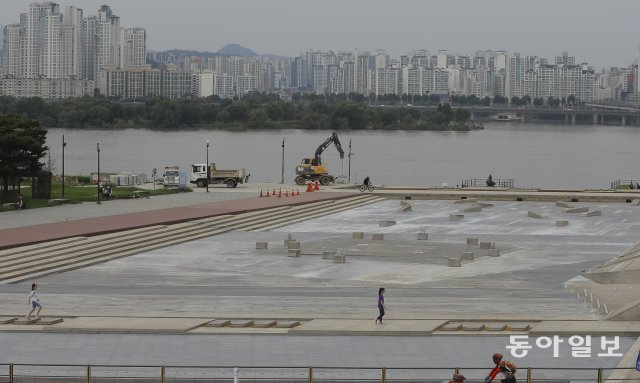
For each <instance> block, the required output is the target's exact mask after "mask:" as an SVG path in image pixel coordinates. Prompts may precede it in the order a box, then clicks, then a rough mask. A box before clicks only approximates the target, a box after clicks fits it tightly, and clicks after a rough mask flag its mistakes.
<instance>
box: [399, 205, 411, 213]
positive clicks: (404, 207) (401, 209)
mask: <svg viewBox="0 0 640 383" xmlns="http://www.w3.org/2000/svg"><path fill="white" fill-rule="evenodd" d="M412 208H413V207H412V206H411V205H405V206H402V207H401V208H400V213H406V212H409V211H411V210H412Z"/></svg>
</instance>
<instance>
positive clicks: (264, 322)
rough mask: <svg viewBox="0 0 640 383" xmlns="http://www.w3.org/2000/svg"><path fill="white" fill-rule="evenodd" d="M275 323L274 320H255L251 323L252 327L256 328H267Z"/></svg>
mask: <svg viewBox="0 0 640 383" xmlns="http://www.w3.org/2000/svg"><path fill="white" fill-rule="evenodd" d="M276 323H277V322H276V321H274V320H257V321H253V327H256V328H269V327H273V326H275V325H276Z"/></svg>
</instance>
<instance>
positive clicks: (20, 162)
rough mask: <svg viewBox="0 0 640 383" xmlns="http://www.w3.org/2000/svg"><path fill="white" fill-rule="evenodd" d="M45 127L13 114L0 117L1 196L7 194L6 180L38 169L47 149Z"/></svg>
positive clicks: (6, 195) (40, 167)
mask: <svg viewBox="0 0 640 383" xmlns="http://www.w3.org/2000/svg"><path fill="white" fill-rule="evenodd" d="M46 138H47V130H46V129H45V128H43V127H42V126H41V125H40V123H39V122H38V121H35V120H30V119H25V118H23V117H21V116H19V115H17V114H9V115H2V116H0V177H2V184H3V186H4V187H3V191H2V192H3V197H5V198H6V197H8V196H9V179H10V178H14V177H20V175H21V174H30V173H33V172H36V171H38V170H41V169H42V166H43V163H41V162H40V160H41V159H42V158H43V157H44V156H45V153H46V151H47V150H48V148H47V146H46V145H45V142H46Z"/></svg>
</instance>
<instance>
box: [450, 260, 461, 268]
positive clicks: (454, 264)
mask: <svg viewBox="0 0 640 383" xmlns="http://www.w3.org/2000/svg"><path fill="white" fill-rule="evenodd" d="M448 265H449V267H460V266H462V260H461V259H460V258H449V261H448Z"/></svg>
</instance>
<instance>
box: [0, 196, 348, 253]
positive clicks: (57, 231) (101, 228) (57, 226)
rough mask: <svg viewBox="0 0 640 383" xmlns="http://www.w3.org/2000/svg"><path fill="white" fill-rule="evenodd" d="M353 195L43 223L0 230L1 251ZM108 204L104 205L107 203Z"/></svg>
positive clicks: (258, 200)
mask: <svg viewBox="0 0 640 383" xmlns="http://www.w3.org/2000/svg"><path fill="white" fill-rule="evenodd" d="M353 196H354V195H353V194H352V193H337V192H336V193H334V192H332V193H322V192H314V193H304V194H300V195H299V196H295V197H289V198H285V197H282V198H274V197H269V198H267V197H263V198H244V199H237V200H231V201H221V202H213V203H207V204H199V205H191V206H183V207H174V208H169V209H160V210H151V211H144V212H137V213H129V214H118V215H111V216H106V217H96V218H83V219H77V220H73V221H65V222H54V223H45V224H42V225H33V226H25V227H16V228H11V229H4V230H0V249H8V248H12V247H18V246H25V245H31V244H34V243H39V242H45V241H51V240H56V239H63V238H69V237H77V236H93V235H99V234H106V233H113V232H117V231H123V230H130V229H136V228H139V227H145V226H153V225H167V224H173V223H180V222H186V221H192V220H196V219H201V218H208V217H215V216H217V215H225V214H241V213H246V212H250V211H256V210H262V209H268V208H272V207H277V206H285V205H291V206H295V205H302V204H305V203H311V202H318V201H322V200H335V199H343V198H347V197H353ZM107 203H109V202H105V204H107Z"/></svg>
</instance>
